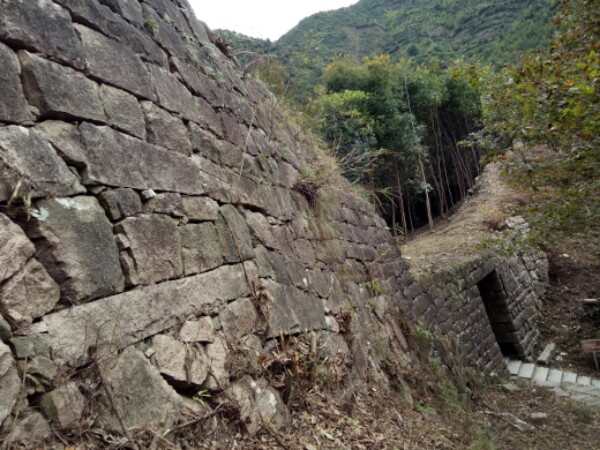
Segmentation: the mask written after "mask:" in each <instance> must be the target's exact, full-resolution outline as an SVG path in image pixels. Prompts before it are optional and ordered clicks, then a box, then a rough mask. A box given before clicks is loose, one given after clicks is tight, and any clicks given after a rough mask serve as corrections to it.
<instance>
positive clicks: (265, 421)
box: [224, 376, 288, 435]
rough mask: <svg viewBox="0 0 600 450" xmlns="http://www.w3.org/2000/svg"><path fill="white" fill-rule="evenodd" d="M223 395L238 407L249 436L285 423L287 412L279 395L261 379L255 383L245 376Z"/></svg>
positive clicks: (276, 427)
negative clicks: (266, 427) (264, 427)
mask: <svg viewBox="0 0 600 450" xmlns="http://www.w3.org/2000/svg"><path fill="white" fill-rule="evenodd" d="M224 395H225V396H226V397H227V398H229V399H230V400H231V401H232V402H234V404H236V405H237V406H238V407H239V411H240V419H241V420H240V422H241V423H242V424H244V427H245V428H246V432H247V433H248V434H250V435H255V434H256V433H257V432H258V431H259V430H260V429H261V428H262V427H263V426H270V427H274V428H275V429H278V428H280V427H282V426H283V425H284V424H285V423H286V421H287V416H288V411H287V408H286V406H285V404H284V403H283V401H282V400H281V397H280V396H279V393H278V392H277V391H276V390H275V389H273V388H272V387H270V386H269V383H268V381H267V380H265V379H263V378H261V379H260V380H258V381H255V380H253V379H252V378H250V377H248V376H246V377H244V378H242V379H241V380H239V381H237V382H235V383H234V384H232V385H231V386H230V387H229V388H228V389H227V391H225V393H224Z"/></svg>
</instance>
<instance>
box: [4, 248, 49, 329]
mask: <svg viewBox="0 0 600 450" xmlns="http://www.w3.org/2000/svg"><path fill="white" fill-rule="evenodd" d="M59 298H60V287H59V286H58V284H56V282H55V281H54V280H53V279H52V278H50V275H48V272H46V270H45V269H44V266H42V265H41V264H40V263H39V262H37V261H36V260H35V259H30V260H29V261H28V262H27V264H25V267H23V269H22V270H21V271H19V272H18V273H17V274H16V275H14V276H13V277H12V278H11V279H9V280H8V281H7V282H6V283H5V284H4V285H2V287H0V305H2V307H3V308H4V310H5V311H6V312H7V313H8V314H9V316H10V317H11V318H12V319H13V320H14V321H15V322H17V323H18V324H22V325H23V324H30V323H31V322H32V321H33V319H36V318H38V317H41V316H43V315H44V314H46V313H47V312H49V311H52V308H54V305H56V303H58V300H59Z"/></svg>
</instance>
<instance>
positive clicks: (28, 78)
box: [19, 51, 106, 121]
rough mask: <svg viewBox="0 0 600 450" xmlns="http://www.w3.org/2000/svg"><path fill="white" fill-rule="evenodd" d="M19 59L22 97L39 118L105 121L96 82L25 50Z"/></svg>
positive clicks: (20, 53)
mask: <svg viewBox="0 0 600 450" xmlns="http://www.w3.org/2000/svg"><path fill="white" fill-rule="evenodd" d="M19 59H20V60H21V68H22V70H23V89H24V91H25V96H26V97H27V99H28V100H29V103H31V104H32V105H34V106H35V107H36V108H38V110H39V111H40V113H41V114H42V115H44V116H46V117H53V118H70V119H76V118H82V119H91V120H98V121H106V116H105V115H104V108H103V107H102V103H101V102H100V97H99V96H98V85H97V84H96V83H94V82H93V81H91V80H89V79H87V78H86V77H85V76H83V75H81V74H80V73H79V72H77V71H75V70H73V69H70V68H68V67H65V66H61V65H60V64H56V63H53V62H50V61H48V60H46V59H43V58H40V57H38V56H36V55H34V54H31V53H29V52H26V51H21V52H19Z"/></svg>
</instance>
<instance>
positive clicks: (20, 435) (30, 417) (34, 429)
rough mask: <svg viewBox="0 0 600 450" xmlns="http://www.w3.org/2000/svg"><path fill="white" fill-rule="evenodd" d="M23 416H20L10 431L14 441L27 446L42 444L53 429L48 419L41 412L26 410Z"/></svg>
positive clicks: (11, 438)
mask: <svg viewBox="0 0 600 450" xmlns="http://www.w3.org/2000/svg"><path fill="white" fill-rule="evenodd" d="M23 416H25V417H23V418H19V420H17V421H16V423H15V424H14V428H13V429H12V431H11V433H10V440H11V442H12V443H17V442H18V443H19V444H21V446H24V447H25V448H35V447H36V446H35V444H40V443H41V442H43V441H44V440H45V439H47V438H48V437H49V436H50V435H51V434H52V430H51V429H50V425H48V421H47V420H46V419H44V416H42V415H41V414H40V413H39V412H35V411H25V412H24V414H23Z"/></svg>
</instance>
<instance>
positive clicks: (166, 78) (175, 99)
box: [150, 65, 199, 122]
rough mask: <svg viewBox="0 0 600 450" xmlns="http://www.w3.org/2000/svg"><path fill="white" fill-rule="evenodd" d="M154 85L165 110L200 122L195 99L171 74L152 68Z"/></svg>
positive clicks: (158, 68)
mask: <svg viewBox="0 0 600 450" xmlns="http://www.w3.org/2000/svg"><path fill="white" fill-rule="evenodd" d="M150 73H151V74H152V83H154V86H155V87H156V93H157V95H158V103H159V104H160V105H161V106H162V107H163V108H165V109H167V110H169V111H172V112H178V113H180V114H181V115H182V116H183V117H185V118H186V119H189V120H194V121H195V122H198V121H199V119H198V117H197V116H198V113H197V112H196V104H195V103H194V97H193V96H192V94H191V93H190V91H188V90H187V88H186V87H185V86H184V85H183V84H181V83H180V82H179V80H178V79H177V78H176V77H175V76H174V75H173V74H171V73H170V72H167V71H166V70H165V69H163V68H162V67H158V66H154V65H152V66H150Z"/></svg>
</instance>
